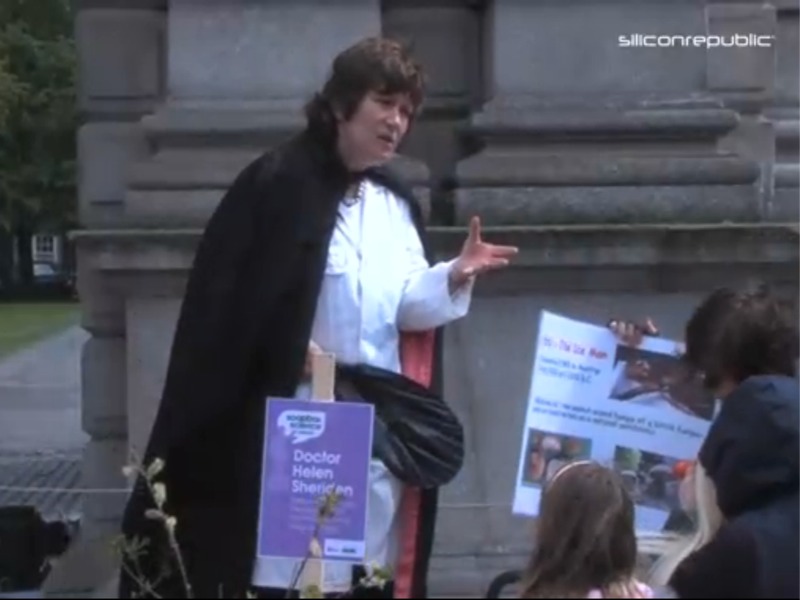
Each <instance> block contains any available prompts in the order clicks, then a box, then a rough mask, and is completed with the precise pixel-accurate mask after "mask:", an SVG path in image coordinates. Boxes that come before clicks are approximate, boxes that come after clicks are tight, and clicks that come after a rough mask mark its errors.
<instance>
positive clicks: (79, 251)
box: [76, 237, 125, 336]
mask: <svg viewBox="0 0 800 600" xmlns="http://www.w3.org/2000/svg"><path fill="white" fill-rule="evenodd" d="M76 256H77V285H78V296H79V297H80V299H81V325H82V326H83V327H84V329H86V330H87V331H90V332H92V333H93V334H95V335H106V336H114V335H116V336H122V335H124V332H125V317H124V306H125V305H124V300H123V298H122V297H121V296H120V295H119V294H118V293H116V291H115V290H114V289H113V286H111V285H110V282H108V281H107V280H106V279H105V278H104V277H103V276H102V274H101V273H100V272H99V271H98V269H97V268H96V260H97V259H98V252H97V249H96V248H91V247H87V245H86V244H85V243H83V240H82V239H81V238H80V237H77V238H76Z"/></svg>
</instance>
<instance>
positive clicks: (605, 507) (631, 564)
mask: <svg viewBox="0 0 800 600" xmlns="http://www.w3.org/2000/svg"><path fill="white" fill-rule="evenodd" d="M635 568H636V532H635V529H634V506H633V501H632V500H631V498H630V496H629V495H628V493H627V491H626V490H625V487H624V485H623V482H622V480H621V478H620V477H619V476H618V475H617V474H616V473H615V472H614V471H613V470H611V469H609V468H607V467H604V466H602V465H599V464H596V463H593V462H576V463H571V464H569V465H566V466H565V467H563V468H562V469H561V470H560V471H558V472H557V473H556V474H555V475H554V477H553V479H552V480H551V481H550V483H549V484H548V485H547V487H546V488H545V490H544V491H543V493H542V500H541V505H540V510H539V517H538V520H537V527H536V546H535V549H534V553H533V557H532V558H531V563H530V565H529V567H528V571H527V573H526V575H525V578H524V586H525V588H524V593H523V597H526V598H537V597H538V598H545V597H550V598H559V597H561V598H564V597H579V598H585V597H586V596H587V594H589V593H590V591H592V590H601V591H603V592H606V593H608V594H613V595H618V594H619V595H627V594H626V593H625V592H626V591H627V590H628V588H629V587H630V586H632V585H633V578H634V570H635Z"/></svg>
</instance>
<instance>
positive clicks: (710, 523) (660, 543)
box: [640, 461, 723, 586]
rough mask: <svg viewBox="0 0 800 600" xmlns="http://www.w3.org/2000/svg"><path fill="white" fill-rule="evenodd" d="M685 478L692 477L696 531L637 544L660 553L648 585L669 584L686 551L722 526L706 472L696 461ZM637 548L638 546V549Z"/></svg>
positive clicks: (688, 553) (715, 499) (699, 546)
mask: <svg viewBox="0 0 800 600" xmlns="http://www.w3.org/2000/svg"><path fill="white" fill-rule="evenodd" d="M688 477H691V478H692V489H693V492H694V498H695V513H696V527H697V528H696V530H695V532H694V533H693V534H691V535H684V536H667V535H664V536H661V539H660V540H658V539H655V538H656V536H654V539H651V540H648V541H647V542H645V543H643V544H640V546H642V547H644V546H648V550H650V551H651V552H652V553H653V554H660V555H661V557H660V558H659V559H658V560H657V561H656V563H655V565H653V568H652V569H651V571H650V575H649V577H648V582H649V583H650V585H652V586H663V585H667V584H668V583H669V580H670V578H671V577H672V574H673V573H674V572H675V569H677V568H678V565H680V564H681V562H683V560H684V559H685V558H687V557H688V556H689V555H690V554H692V553H694V552H696V551H697V550H699V549H700V548H702V547H703V546H705V545H706V544H707V543H708V542H710V541H711V539H712V538H713V537H714V536H715V535H716V533H717V530H718V529H719V528H720V525H722V521H723V516H722V512H721V511H720V509H719V506H718V505H717V491H716V488H715V487H714V482H713V481H711V479H710V478H709V477H708V475H707V474H706V471H705V469H704V468H703V466H702V465H701V464H700V462H699V461H698V462H696V463H695V466H694V468H693V469H692V471H691V473H690V474H689V475H688ZM640 549H641V548H640Z"/></svg>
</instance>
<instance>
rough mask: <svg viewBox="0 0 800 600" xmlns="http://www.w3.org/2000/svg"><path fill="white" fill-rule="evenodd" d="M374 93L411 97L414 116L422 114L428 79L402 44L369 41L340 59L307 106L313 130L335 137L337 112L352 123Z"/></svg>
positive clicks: (340, 55)
mask: <svg viewBox="0 0 800 600" xmlns="http://www.w3.org/2000/svg"><path fill="white" fill-rule="evenodd" d="M371 91H377V92H381V93H387V94H408V95H409V97H410V99H411V102H412V105H413V109H414V113H415V114H416V113H418V111H419V108H420V106H421V105H422V100H423V97H424V94H425V75H424V73H423V70H422V67H421V66H420V65H419V64H418V63H417V62H416V61H415V60H414V59H413V58H412V56H411V53H410V51H409V49H408V48H407V47H406V46H405V45H404V44H402V43H401V42H399V41H397V40H393V39H389V38H384V37H369V38H366V39H364V40H362V41H360V42H358V43H356V44H354V45H353V46H350V47H349V48H347V49H346V50H344V51H342V52H341V53H340V54H339V55H338V56H336V58H335V59H334V60H333V66H332V69H331V74H330V76H329V77H328V80H327V81H326V82H325V85H324V86H323V88H322V90H321V91H320V92H318V93H317V94H315V95H314V97H313V98H312V99H311V101H310V102H309V103H308V104H307V105H306V109H305V113H306V118H307V119H308V124H309V127H310V128H311V129H315V130H317V131H320V132H324V133H327V134H333V133H334V132H335V130H336V118H335V115H334V111H337V112H340V113H341V114H342V115H343V117H344V118H345V119H349V118H350V117H352V116H353V113H354V112H355V111H356V109H357V108H358V105H359V104H360V103H361V101H362V100H363V99H364V97H365V96H366V95H367V94H368V93H369V92H371Z"/></svg>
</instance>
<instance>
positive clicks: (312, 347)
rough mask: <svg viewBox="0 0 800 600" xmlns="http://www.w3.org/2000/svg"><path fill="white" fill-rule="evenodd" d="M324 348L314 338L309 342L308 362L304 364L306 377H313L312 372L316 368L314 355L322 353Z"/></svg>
mask: <svg viewBox="0 0 800 600" xmlns="http://www.w3.org/2000/svg"><path fill="white" fill-rule="evenodd" d="M322 352H323V350H322V348H320V347H319V344H317V343H316V342H315V341H314V340H311V341H310V342H308V350H307V351H306V362H305V365H304V366H303V374H304V375H305V376H306V377H311V372H312V371H313V369H314V355H315V354H322Z"/></svg>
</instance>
